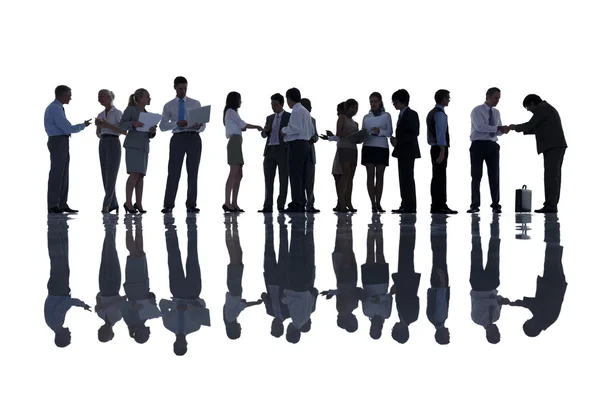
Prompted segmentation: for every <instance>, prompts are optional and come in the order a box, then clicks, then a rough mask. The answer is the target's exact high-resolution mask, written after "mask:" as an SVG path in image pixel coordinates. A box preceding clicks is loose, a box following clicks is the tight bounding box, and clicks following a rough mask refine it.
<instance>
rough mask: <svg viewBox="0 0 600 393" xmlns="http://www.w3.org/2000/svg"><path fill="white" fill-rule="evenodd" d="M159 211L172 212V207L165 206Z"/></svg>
mask: <svg viewBox="0 0 600 393" xmlns="http://www.w3.org/2000/svg"><path fill="white" fill-rule="evenodd" d="M160 212H161V213H163V214H169V213H173V208H172V207H165V208H164V209H162V210H161V211H160Z"/></svg>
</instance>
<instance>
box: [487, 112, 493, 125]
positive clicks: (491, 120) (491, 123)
mask: <svg viewBox="0 0 600 393" xmlns="http://www.w3.org/2000/svg"><path fill="white" fill-rule="evenodd" d="M488 124H489V125H490V126H493V125H494V110H493V109H492V108H490V121H489V123H488Z"/></svg>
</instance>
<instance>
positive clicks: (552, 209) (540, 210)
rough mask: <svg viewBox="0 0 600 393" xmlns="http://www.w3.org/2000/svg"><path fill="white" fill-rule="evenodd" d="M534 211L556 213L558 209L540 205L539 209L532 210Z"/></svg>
mask: <svg viewBox="0 0 600 393" xmlns="http://www.w3.org/2000/svg"><path fill="white" fill-rule="evenodd" d="M534 212H535V213H542V214H545V213H558V209H557V208H551V207H546V206H544V207H542V208H541V209H537V210H535V211H534Z"/></svg>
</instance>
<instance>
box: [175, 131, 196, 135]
mask: <svg viewBox="0 0 600 393" xmlns="http://www.w3.org/2000/svg"><path fill="white" fill-rule="evenodd" d="M177 134H186V135H193V134H198V132H197V131H179V132H174V133H173V135H177Z"/></svg>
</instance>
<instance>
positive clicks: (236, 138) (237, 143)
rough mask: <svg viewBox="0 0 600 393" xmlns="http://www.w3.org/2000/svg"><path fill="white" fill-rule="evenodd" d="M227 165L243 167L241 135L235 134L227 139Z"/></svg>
mask: <svg viewBox="0 0 600 393" xmlns="http://www.w3.org/2000/svg"><path fill="white" fill-rule="evenodd" d="M227 164H229V165H244V155H243V154H242V136H241V135H238V134H235V135H232V136H230V137H229V142H227Z"/></svg>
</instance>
